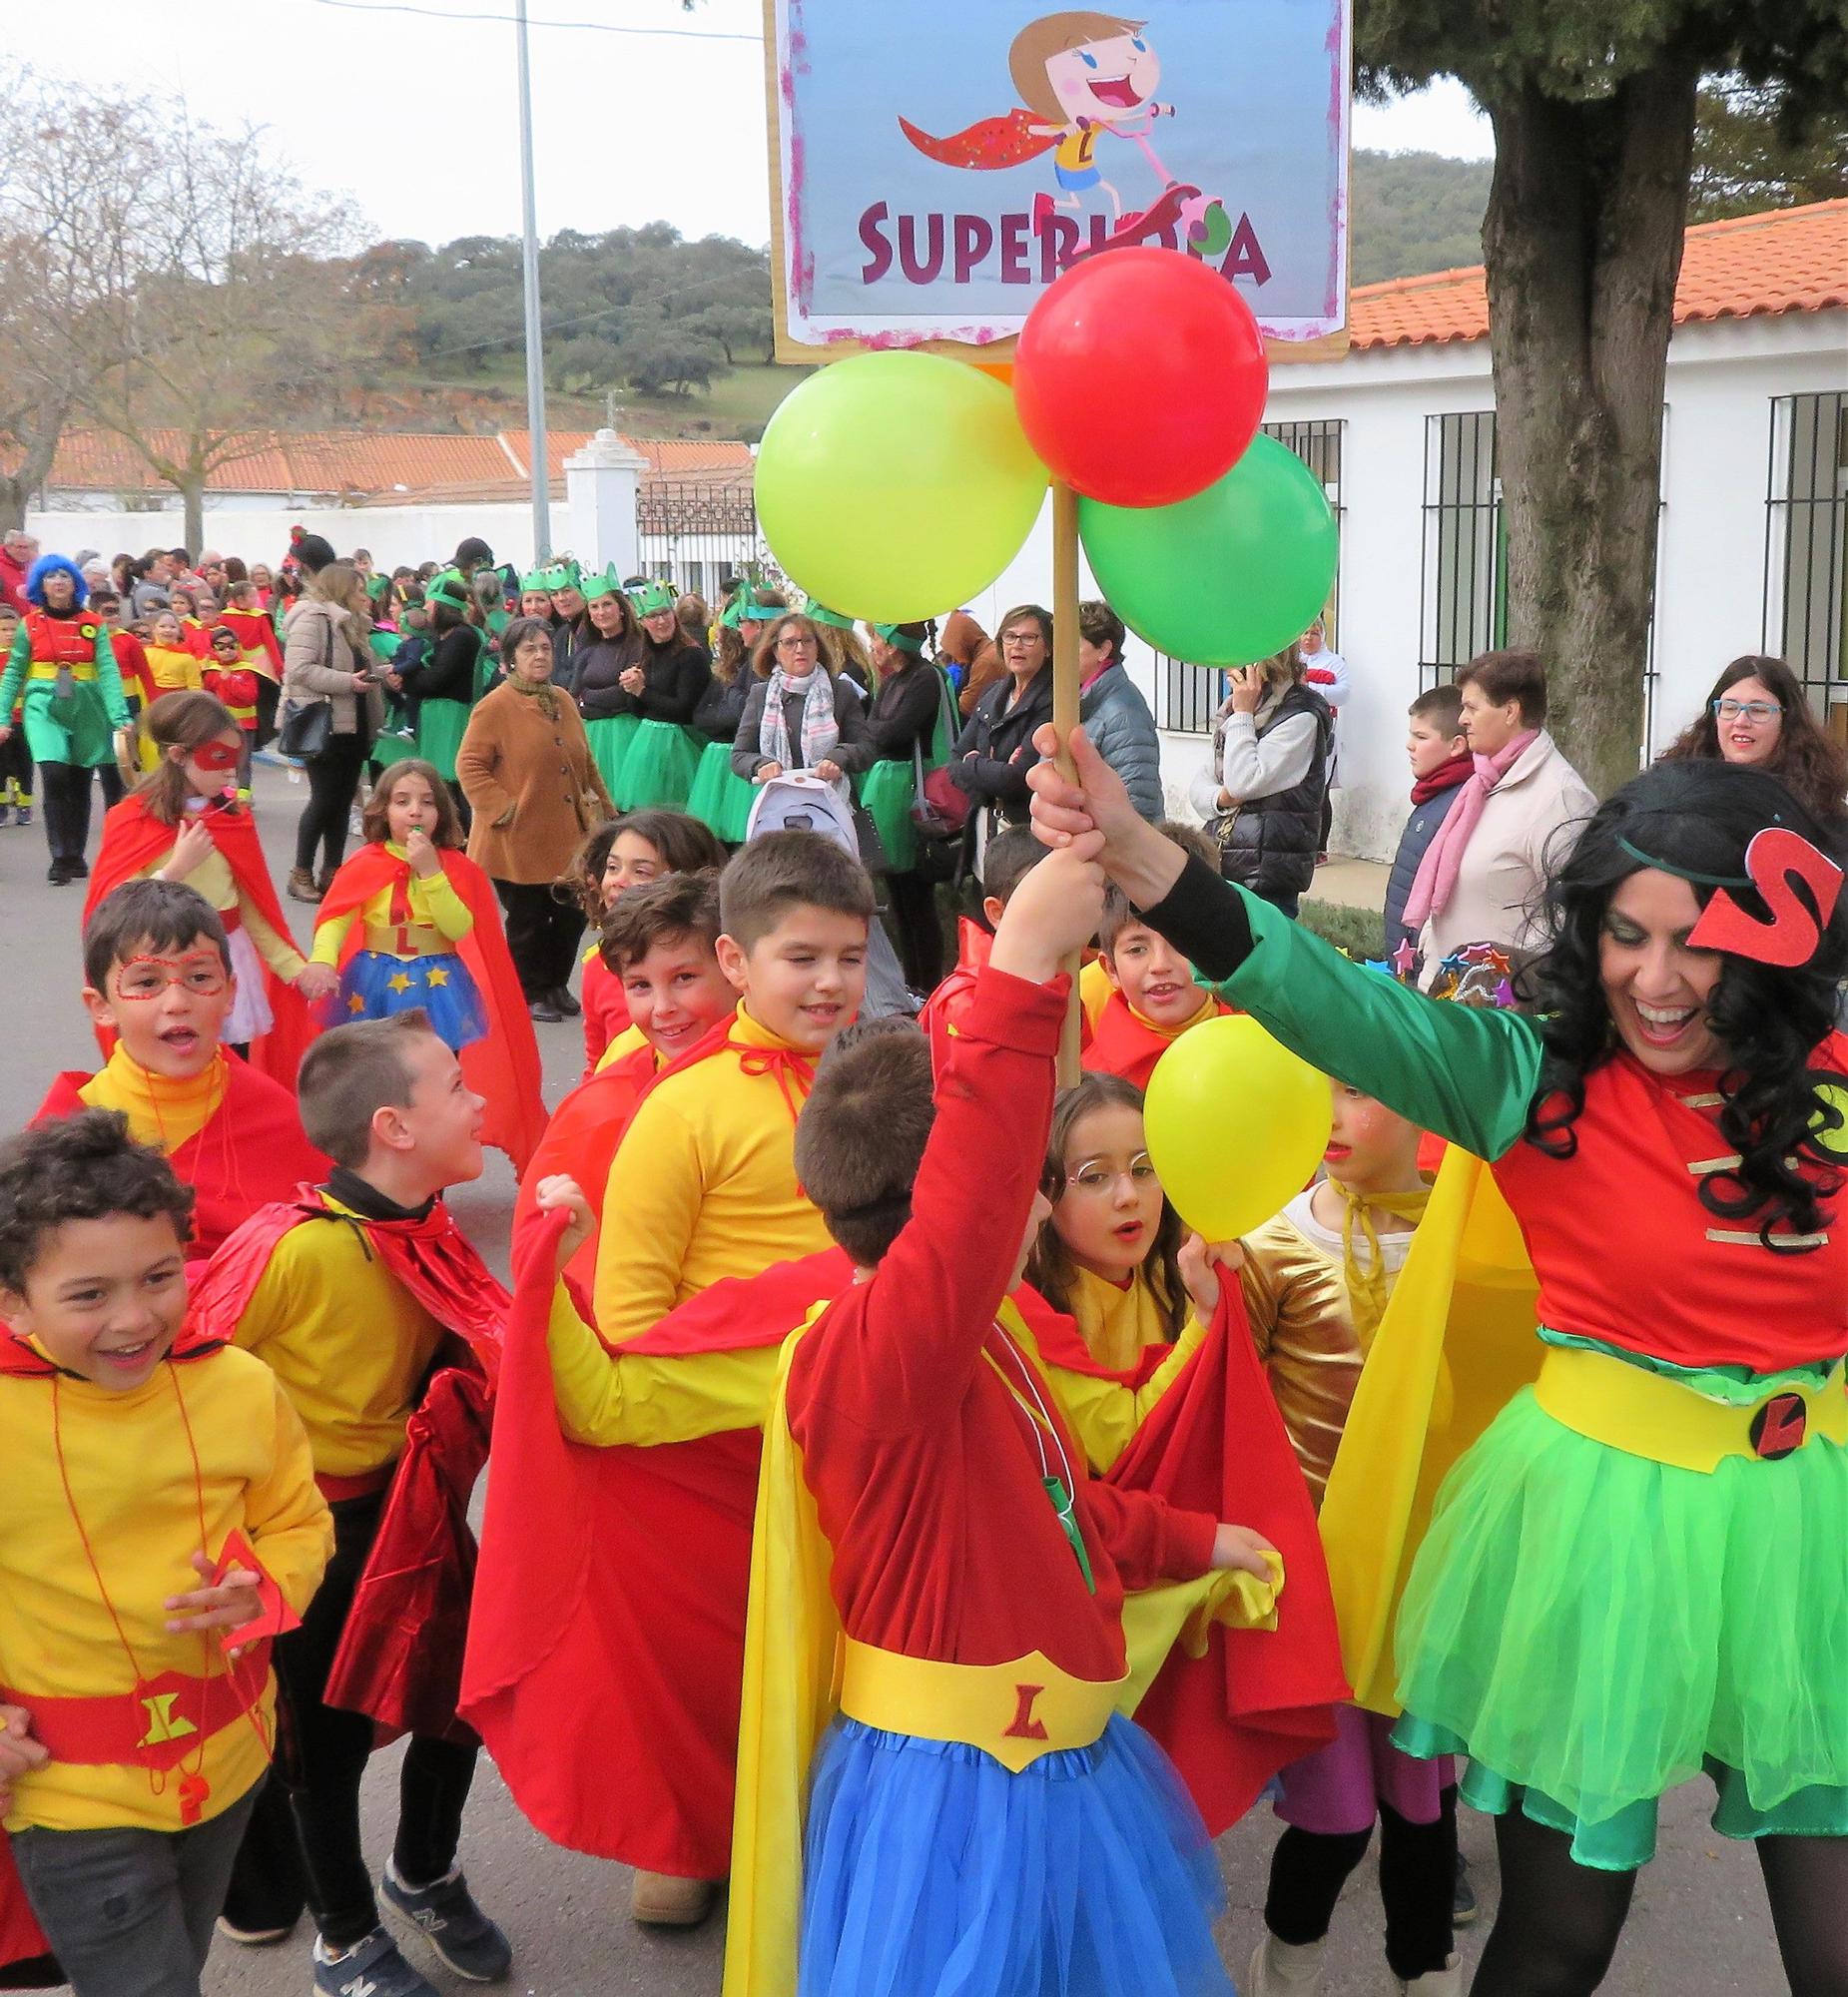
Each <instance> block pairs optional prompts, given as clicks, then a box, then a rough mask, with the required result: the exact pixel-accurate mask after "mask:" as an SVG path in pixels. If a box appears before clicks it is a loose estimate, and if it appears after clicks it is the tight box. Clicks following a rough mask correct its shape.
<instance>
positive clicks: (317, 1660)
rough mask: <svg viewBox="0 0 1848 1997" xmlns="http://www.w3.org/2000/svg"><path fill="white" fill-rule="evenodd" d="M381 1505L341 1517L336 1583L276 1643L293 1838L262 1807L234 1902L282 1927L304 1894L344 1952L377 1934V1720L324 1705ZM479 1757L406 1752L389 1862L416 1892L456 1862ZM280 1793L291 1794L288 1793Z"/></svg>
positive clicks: (241, 1919) (454, 1748)
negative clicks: (369, 1858)
mask: <svg viewBox="0 0 1848 1997" xmlns="http://www.w3.org/2000/svg"><path fill="white" fill-rule="evenodd" d="M383 1507H384V1497H383V1494H382V1493H381V1494H379V1495H378V1496H376V1497H371V1498H349V1499H344V1500H342V1501H341V1502H340V1503H338V1504H336V1505H335V1506H334V1507H333V1508H332V1509H333V1558H332V1560H331V1561H329V1562H328V1563H327V1572H326V1576H325V1578H324V1579H323V1581H322V1582H321V1585H320V1589H319V1592H318V1593H317V1594H316V1595H315V1597H314V1599H313V1601H312V1602H311V1603H310V1604H309V1605H308V1614H307V1615H306V1616H305V1617H304V1618H303V1620H302V1628H301V1629H300V1630H295V1631H292V1632H291V1633H290V1634H289V1635H288V1636H287V1637H284V1638H281V1639H279V1641H278V1643H277V1646H276V1654H275V1655H276V1672H277V1677H278V1678H279V1680H280V1681H281V1685H282V1692H283V1706H284V1723H285V1749H284V1752H283V1754H282V1755H281V1757H280V1759H279V1763H278V1766H279V1769H280V1770H281V1771H282V1772H283V1773H284V1775H285V1777H286V1780H287V1784H288V1788H287V1793H288V1798H289V1804H290V1809H291V1813H292V1814H293V1816H294V1820H295V1825H294V1827H295V1838H294V1840H293V1841H292V1839H291V1837H290V1834H289V1828H288V1826H287V1825H286V1824H285V1823H284V1822H283V1820H282V1815H281V1812H280V1811H279V1810H278V1809H277V1808H275V1807H274V1806H272V1807H271V1808H270V1809H268V1810H266V1809H264V1808H263V1807H262V1806H261V1805H260V1807H259V1811H258V1815H257V1816H256V1817H255V1818H254V1819H253V1821H252V1824H251V1828H250V1831H249V1832H248V1833H247V1835H246V1837H245V1841H244V1846H243V1849H242V1850H241V1851H240V1853H239V1863H238V1869H237V1871H236V1872H235V1873H234V1875H233V1878H232V1886H231V1892H230V1894H229V1896H228V1898H227V1901H226V1910H227V1912H228V1913H229V1914H230V1916H231V1918H232V1920H233V1921H234V1922H236V1923H237V1924H238V1925H239V1926H251V1927H270V1926H276V1927H283V1926H287V1925H288V1924H289V1923H290V1922H292V1921H293V1920H294V1919H295V1918H296V1916H297V1915H298V1914H299V1913H300V1912H301V1909H302V1903H303V1899H304V1897H305V1896H306V1898H307V1901H308V1906H309V1907H310V1908H311V1909H312V1910H313V1914H314V1924H315V1926H316V1927H317V1928H318V1929H319V1930H320V1935H321V1939H322V1940H323V1941H324V1942H325V1943H326V1945H327V1946H328V1948H329V1949H334V1950H338V1949H344V1948H350V1947H352V1945H353V1944H354V1943H355V1942H357V1941H360V1940H363V1939H364V1937H365V1936H366V1935H368V1934H370V1933H371V1931H372V1930H373V1929H374V1928H375V1927H376V1926H377V1925H378V1903H377V1901H376V1900H375V1899H374V1897H373V1894H372V1876H371V1873H370V1872H369V1871H368V1870H367V1868H366V1863H365V1852H364V1850H363V1848H362V1847H361V1845H360V1842H359V1783H360V1779H361V1778H362V1777H363V1775H364V1773H365V1764H366V1761H367V1760H368V1758H369V1757H370V1755H371V1752H372V1722H371V1721H370V1720H369V1719H367V1718H366V1717H365V1716H364V1715H363V1714H362V1713H357V1712H346V1711H343V1710H341V1709H340V1708H338V1707H336V1706H330V1705H327V1704H325V1703H323V1701H322V1693H323V1692H324V1691H325V1690H326V1685H327V1674H328V1672H329V1671H330V1670H331V1669H332V1667H333V1657H334V1653H335V1652H336V1651H337V1650H338V1648H339V1642H340V1634H341V1632H342V1631H343V1630H344V1628H345V1625H346V1617H347V1613H348V1612H349V1611H350V1609H351V1608H352V1599H353V1590H354V1589H355V1588H356V1587H357V1585H358V1581H359V1577H360V1575H361V1574H362V1573H363V1572H364V1569H365V1563H366V1557H367V1556H368V1555H369V1554H370V1552H371V1549H372V1541H373V1539H374V1538H375V1537H376V1535H377V1532H378V1520H379V1515H380V1513H381V1511H382V1510H383ZM479 1751H480V1750H479V1748H478V1747H475V1746H472V1745H471V1746H461V1745H458V1744H456V1743H455V1742H454V1741H450V1740H434V1739H427V1738H425V1737H423V1736H422V1735H419V1734H413V1735H412V1736H411V1739H410V1741H409V1743H408V1745H407V1746H406V1747H405V1749H404V1759H403V1761H402V1763H401V1765H400V1767H399V1770H398V1820H397V1838H396V1842H395V1844H394V1846H393V1849H392V1854H391V1857H392V1863H393V1864H394V1865H395V1866H396V1868H397V1871H398V1876H399V1877H400V1878H402V1879H404V1880H405V1881H407V1882H408V1883H409V1884H411V1885H413V1886H427V1885H429V1884H430V1883H431V1882H432V1881H434V1880H437V1879H440V1878H441V1877H442V1876H443V1874H444V1873H445V1872H447V1871H448V1869H449V1868H450V1866H451V1865H453V1864H454V1863H455V1853H456V1846H457V1845H458V1844H459V1842H460V1841H461V1834H462V1808H463V1805H464V1804H465V1803H466V1802H467V1800H468V1787H469V1783H470V1782H471V1781H472V1780H473V1779H474V1772H475V1757H476V1755H477V1754H478V1753H479ZM272 1788H273V1789H277V1790H278V1791H279V1794H280V1793H281V1790H280V1785H278V1784H275V1783H273V1784H272Z"/></svg>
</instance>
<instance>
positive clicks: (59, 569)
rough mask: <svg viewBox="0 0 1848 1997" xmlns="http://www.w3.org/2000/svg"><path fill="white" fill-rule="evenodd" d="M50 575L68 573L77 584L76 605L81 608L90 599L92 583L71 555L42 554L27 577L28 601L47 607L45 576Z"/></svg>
mask: <svg viewBox="0 0 1848 1997" xmlns="http://www.w3.org/2000/svg"><path fill="white" fill-rule="evenodd" d="M48 575H68V576H69V577H70V578H71V581H72V582H73V583H75V584H76V586H77V594H76V596H75V597H74V598H73V599H72V601H73V604H74V607H75V608H77V609H79V610H81V609H82V608H83V607H84V605H85V604H86V603H88V602H89V601H90V585H89V584H88V583H87V582H86V581H85V580H84V572H83V570H82V569H80V568H79V567H78V566H77V564H76V563H75V562H74V561H72V559H71V558H70V556H69V555H40V556H39V558H38V560H37V561H35V562H34V563H33V564H32V570H31V573H30V574H29V575H28V576H27V577H26V601H27V602H28V603H35V604H37V605H38V607H39V608H40V609H41V610H43V609H44V608H45V578H46V577H47V576H48Z"/></svg>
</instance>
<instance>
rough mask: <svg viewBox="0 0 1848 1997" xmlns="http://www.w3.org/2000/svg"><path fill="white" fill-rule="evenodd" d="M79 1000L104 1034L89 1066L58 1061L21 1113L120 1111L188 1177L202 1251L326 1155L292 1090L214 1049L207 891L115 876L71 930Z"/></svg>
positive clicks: (230, 999)
mask: <svg viewBox="0 0 1848 1997" xmlns="http://www.w3.org/2000/svg"><path fill="white" fill-rule="evenodd" d="M84 979H85V987H84V1002H85V1004H86V1005H88V1007H89V1008H90V1014H91V1017H92V1019H94V1020H95V1022H96V1024H97V1026H98V1027H99V1028H100V1029H101V1030H103V1031H104V1032H106V1033H107V1034H108V1035H109V1037H110V1039H111V1041H112V1043H113V1044H112V1045H111V1047H110V1054H109V1059H108V1061H107V1063H106V1064H105V1065H104V1066H103V1067H102V1068H101V1069H100V1070H99V1071H98V1072H97V1073H95V1074H89V1075H87V1074H84V1073H82V1072H81V1071H76V1070H67V1071H66V1072H65V1073H63V1074H60V1075H58V1076H57V1077H56V1079H55V1080H54V1081H53V1082H52V1085H51V1088H50V1089H49V1090H48V1091H47V1093H46V1096H45V1100H44V1101H43V1102H42V1103H40V1105H39V1107H38V1112H37V1114H36V1115H35V1116H34V1118H33V1121H34V1122H35V1123H42V1122H45V1121H47V1120H49V1119H50V1118H52V1117H56V1116H70V1115H74V1114H75V1113H76V1112H77V1111H79V1110H81V1109H113V1110H117V1111H120V1112H121V1113H122V1114H123V1115H125V1116H126V1117H127V1118H128V1122H129V1134H130V1135H131V1136H132V1137H133V1138H134V1139H135V1141H136V1142H137V1143H138V1144H148V1145H151V1146H152V1147H153V1148H154V1149H156V1150H158V1151H159V1152H161V1154H162V1155H163V1156H164V1157H166V1158H167V1159H168V1160H169V1161H170V1162H171V1164H172V1165H173V1168H174V1170H175V1171H176V1172H177V1173H178V1174H179V1175H180V1177H181V1178H182V1179H183V1180H184V1181H185V1182H186V1183H187V1184H188V1185H189V1186H191V1187H192V1189H193V1216H192V1243H193V1250H194V1253H195V1255H196V1256H197V1258H198V1259H199V1260H200V1261H202V1262H203V1261H206V1260H208V1259H209V1258H210V1257H211V1256H213V1255H214V1254H216V1253H217V1252H218V1250H219V1248H220V1247H221V1246H222V1245H223V1244H224V1242H225V1241H226V1240H227V1238H228V1237H229V1236H231V1235H232V1234H234V1233H235V1232H236V1231H237V1230H238V1229H239V1228H240V1227H242V1226H243V1225H244V1223H245V1222H246V1221H247V1220H248V1219H250V1217H251V1215H252V1214H254V1213H255V1212H257V1210H258V1209H259V1208H260V1207H263V1206H266V1205H268V1204H269V1203H270V1202H271V1201H272V1200H277V1199H287V1198H288V1197H289V1196H290V1195H291V1193H292V1192H293V1191H294V1189H295V1188H296V1186H297V1185H299V1184H300V1183H301V1182H302V1181H303V1180H304V1179H316V1178H319V1177H320V1175H321V1174H322V1173H323V1172H324V1171H325V1170H326V1168H327V1161H326V1159H325V1158H323V1157H322V1156H321V1154H320V1153H319V1152H318V1151H317V1150H315V1149H314V1147H313V1146H312V1145H311V1144H310V1143H309V1142H308V1138H307V1137H306V1136H305V1135H304V1134H303V1130H302V1117H301V1114H300V1112H299V1111H298V1109H297V1107H296V1098H295V1096H294V1095H293V1094H292V1093H291V1092H290V1091H289V1090H288V1089H286V1088H284V1087H283V1086H282V1084H281V1083H280V1082H275V1081H272V1080H271V1079H270V1077H269V1076H268V1075H267V1074H264V1073H261V1072H260V1071H259V1070H258V1069H256V1068H254V1067H252V1066H251V1065H250V1064H249V1063H248V1062H246V1061H243V1060H241V1059H239V1057H238V1056H237V1055H236V1054H234V1053H230V1052H228V1051H227V1050H226V1048H225V1046H224V1044H223V1038H224V1031H225V1023H226V1021H227V1019H228V1018H229V1017H230V1015H231V1012H232V1009H233V1006H234V1004H235V1002H236V1001H235V999H234V996H233V992H232V983H233V981H232V973H231V956H230V946H229V945H228V943H227V942H226V939H225V931H224V928H223V926H222V924H221V923H220V922H219V919H218V915H217V913H216V912H215V911H214V910H213V908H212V906H211V904H210V903H209V902H207V901H206V899H205V898H204V897H203V896H202V895H200V894H199V893H198V892H197V891H196V890H194V889H193V888H190V887H188V886H186V885H185V884H184V883H182V882H177V881H129V882H125V883H124V884H123V885H122V886H121V887H120V888H118V889H117V890H116V891H115V892H114V893H113V894H112V895H110V896H108V897H107V898H106V899H105V900H104V901H103V903H102V905H101V906H100V907H99V908H98V909H97V911H96V913H95V914H94V915H93V916H92V917H91V918H90V921H89V924H88V925H87V927H86V928H85V931H84Z"/></svg>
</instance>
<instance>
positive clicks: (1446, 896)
mask: <svg viewBox="0 0 1848 1997" xmlns="http://www.w3.org/2000/svg"><path fill="white" fill-rule="evenodd" d="M1539 740H1540V730H1539V729H1538V728H1524V729H1523V730H1522V731H1521V733H1520V734H1519V735H1513V736H1510V737H1509V739H1508V740H1507V741H1506V742H1505V743H1503V745H1502V747H1501V748H1500V749H1498V750H1497V751H1496V753H1495V754H1494V755H1493V756H1477V757H1475V758H1474V759H1473V760H1474V762H1475V764H1476V774H1475V775H1474V776H1473V777H1471V778H1470V780H1469V781H1468V783H1466V784H1465V785H1464V787H1463V789H1462V790H1461V791H1459V792H1458V794H1457V801H1456V803H1455V804H1453V805H1452V806H1451V808H1450V810H1449V812H1447V813H1446V814H1445V819H1444V823H1443V824H1442V825H1441V826H1439V827H1438V831H1437V837H1436V838H1435V839H1433V840H1432V842H1431V844H1430V845H1429V846H1428V847H1426V848H1425V857H1424V859H1423V860H1421V861H1420V862H1419V863H1418V879H1417V880H1416V881H1414V882H1413V883H1412V894H1411V898H1410V899H1409V900H1408V901H1407V903H1406V913H1405V924H1406V928H1407V929H1409V930H1413V931H1417V930H1421V929H1423V928H1424V926H1425V924H1426V923H1427V922H1429V921H1430V920H1431V918H1432V917H1433V916H1441V915H1442V914H1443V913H1444V911H1445V910H1446V909H1447V908H1449V907H1450V900H1451V897H1452V896H1453V895H1454V894H1455V893H1456V892H1457V877H1458V875H1459V874H1461V873H1462V872H1463V855H1464V849H1465V848H1466V847H1467V846H1468V845H1469V843H1470V839H1471V836H1472V835H1473V834H1474V833H1475V831H1476V827H1477V822H1478V820H1480V819H1481V817H1482V815H1483V808H1484V806H1486V805H1487V804H1488V802H1489V793H1490V792H1491V791H1493V790H1494V789H1495V788H1496V786H1497V785H1498V784H1499V783H1501V781H1502V779H1503V778H1504V777H1506V776H1507V775H1508V773H1509V771H1511V770H1512V769H1513V768H1514V767H1515V765H1516V764H1517V763H1518V762H1520V760H1521V758H1522V756H1523V755H1524V754H1525V753H1526V752H1527V750H1528V748H1529V747H1530V746H1531V745H1532V744H1533V743H1535V742H1537V741H1539Z"/></svg>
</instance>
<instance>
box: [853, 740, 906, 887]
mask: <svg viewBox="0 0 1848 1997" xmlns="http://www.w3.org/2000/svg"><path fill="white" fill-rule="evenodd" d="M917 797H918V771H917V768H916V767H915V765H913V764H912V763H911V762H909V761H907V762H903V763H901V762H897V761H895V760H893V759H891V758H888V759H887V760H886V761H885V762H883V763H875V764H874V766H873V767H872V769H870V770H869V771H868V772H867V773H866V775H865V776H864V777H862V778H861V780H860V806H861V809H862V810H863V811H864V812H865V813H866V815H867V816H868V817H869V818H870V819H871V820H872V821H873V824H874V829H875V830H876V831H877V832H878V833H879V836H880V844H881V845H882V846H883V847H884V848H885V849H886V865H887V871H888V872H889V873H893V874H909V873H911V872H912V870H913V869H914V868H915V867H916V866H917V865H918V828H917V827H916V826H914V825H913V823H912V806H913V805H914V804H915V803H916V802H917Z"/></svg>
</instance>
